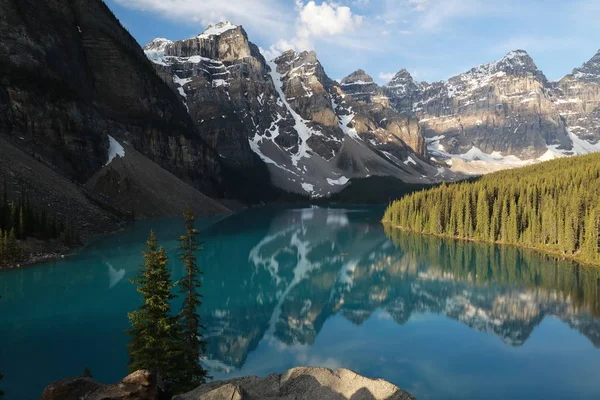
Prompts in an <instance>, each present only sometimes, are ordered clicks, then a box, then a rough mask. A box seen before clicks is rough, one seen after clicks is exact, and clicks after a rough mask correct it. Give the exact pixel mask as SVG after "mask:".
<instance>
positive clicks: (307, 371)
mask: <svg viewBox="0 0 600 400" xmlns="http://www.w3.org/2000/svg"><path fill="white" fill-rule="evenodd" d="M259 399H261V400H262V399H265V400H270V399H271V400H275V399H282V400H283V399H285V400H312V399H320V400H343V399H351V400H413V399H414V397H413V396H411V395H410V394H408V393H406V392H404V391H402V390H400V389H398V388H397V387H396V386H394V385H392V384H391V383H389V382H387V381H384V380H382V379H369V378H365V377H363V376H361V375H358V374H357V373H355V372H352V371H350V370H347V369H337V370H335V371H332V370H330V369H327V368H307V367H299V368H293V369H291V370H289V371H287V372H285V373H284V374H281V375H279V374H274V375H269V376H267V377H266V378H257V377H243V378H236V379H231V380H228V381H221V382H212V383H208V384H206V385H202V386H200V387H198V388H197V389H195V390H193V391H191V392H189V393H186V394H183V395H180V396H175V397H174V398H173V400H259Z"/></svg>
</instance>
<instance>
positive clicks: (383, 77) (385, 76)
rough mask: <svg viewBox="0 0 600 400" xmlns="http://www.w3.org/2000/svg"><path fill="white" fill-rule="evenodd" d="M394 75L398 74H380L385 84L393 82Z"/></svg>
mask: <svg viewBox="0 0 600 400" xmlns="http://www.w3.org/2000/svg"><path fill="white" fill-rule="evenodd" d="M394 75H396V74H394V73H393V72H380V73H379V79H381V80H382V81H385V82H389V81H391V80H392V78H393V77H394Z"/></svg>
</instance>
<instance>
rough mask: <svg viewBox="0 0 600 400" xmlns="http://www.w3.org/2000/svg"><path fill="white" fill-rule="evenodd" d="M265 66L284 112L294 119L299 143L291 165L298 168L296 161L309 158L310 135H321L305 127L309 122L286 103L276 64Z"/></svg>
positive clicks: (271, 63)
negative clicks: (268, 70)
mask: <svg viewBox="0 0 600 400" xmlns="http://www.w3.org/2000/svg"><path fill="white" fill-rule="evenodd" d="M267 64H268V65H269V68H270V69H271V72H270V74H271V79H272V80H273V84H274V85H275V90H276V91H277V94H278V95H279V98H280V99H281V101H282V102H283V105H284V106H285V108H286V110H287V111H288V112H289V113H290V115H291V116H292V118H294V129H295V130H296V132H297V133H298V137H299V138H300V143H299V144H298V152H297V153H296V154H292V163H293V164H294V166H295V167H298V161H300V160H301V159H303V158H310V157H311V154H310V151H311V148H310V147H309V146H308V143H307V141H308V139H310V137H311V136H312V135H322V133H321V132H318V131H316V130H314V129H312V128H310V127H309V126H308V125H307V124H308V123H309V122H310V121H306V120H304V119H303V118H302V117H301V116H300V115H299V114H298V113H297V112H296V111H294V109H293V108H292V106H291V105H290V103H288V100H287V98H286V96H285V93H283V88H282V86H281V85H282V82H281V79H282V76H281V74H280V73H279V72H277V64H276V63H275V61H274V60H271V61H269V62H268V63H267Z"/></svg>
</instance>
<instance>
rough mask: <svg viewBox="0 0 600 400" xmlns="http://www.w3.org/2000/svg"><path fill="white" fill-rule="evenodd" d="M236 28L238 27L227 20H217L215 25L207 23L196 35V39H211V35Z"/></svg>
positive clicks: (217, 34)
mask: <svg viewBox="0 0 600 400" xmlns="http://www.w3.org/2000/svg"><path fill="white" fill-rule="evenodd" d="M236 28H238V26H237V25H234V24H232V23H231V22H229V21H225V22H219V23H218V24H216V25H209V26H208V28H206V30H205V31H204V32H202V33H201V34H200V35H198V36H197V37H198V39H211V37H212V36H220V35H222V34H224V33H225V32H227V31H230V30H232V29H236Z"/></svg>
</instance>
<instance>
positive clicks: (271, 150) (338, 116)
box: [144, 22, 456, 197]
mask: <svg viewBox="0 0 600 400" xmlns="http://www.w3.org/2000/svg"><path fill="white" fill-rule="evenodd" d="M144 50H145V52H146V55H147V57H148V58H149V59H150V60H151V61H152V62H153V63H154V65H155V67H156V69H157V71H158V72H159V74H160V76H161V77H162V78H163V79H164V80H165V82H167V83H168V84H169V85H170V86H171V87H172V88H173V90H176V91H177V92H178V93H179V94H180V96H181V100H182V102H184V103H185V104H186V106H187V108H188V110H189V113H190V115H191V116H192V119H193V120H194V122H195V124H196V126H197V127H198V130H199V131H200V132H201V133H202V135H203V136H204V137H206V140H207V142H208V143H210V144H211V145H212V146H214V147H215V148H217V149H218V152H219V154H220V156H221V157H222V159H223V160H224V161H225V162H228V163H231V164H233V165H238V166H239V168H253V167H254V166H256V165H259V164H260V163H261V162H262V164H263V165H265V164H266V166H267V168H268V170H269V175H270V179H271V182H272V183H273V184H274V185H275V186H277V187H279V188H281V189H283V190H286V191H291V192H296V193H302V194H305V195H310V196H311V197H322V196H327V195H329V194H331V193H333V192H336V191H338V190H340V189H341V188H343V187H344V186H345V185H347V183H348V182H349V180H350V179H352V178H364V177H368V176H371V175H384V176H394V177H397V178H399V179H401V180H403V181H405V182H413V183H433V182H438V181H441V180H443V179H450V180H451V179H455V177H456V175H455V174H453V173H451V172H448V171H446V170H440V169H439V168H438V167H435V166H433V165H431V164H430V163H429V162H428V157H427V149H426V146H425V140H424V138H423V136H422V135H421V132H420V128H419V126H418V124H417V123H416V121H415V120H414V118H412V117H411V116H406V115H401V114H399V113H397V112H396V111H394V110H393V109H392V108H391V107H390V106H389V103H388V102H386V101H383V100H385V99H384V96H383V95H381V93H379V92H380V90H379V89H377V93H373V95H372V96H365V95H359V94H358V92H356V91H353V90H352V88H346V87H345V86H344V84H342V85H340V84H338V83H337V82H335V81H333V80H332V79H330V78H329V77H328V76H327V74H326V73H325V70H324V68H323V66H322V65H321V63H320V62H319V60H318V58H317V55H316V54H315V53H314V52H301V53H296V52H294V51H288V52H285V53H283V54H282V55H281V56H279V57H277V58H276V59H274V60H272V61H267V60H265V58H264V57H263V55H262V54H260V52H259V50H258V48H257V47H256V46H255V45H254V44H252V43H251V42H250V41H249V40H248V36H247V34H246V32H245V31H244V29H243V28H242V27H240V26H236V25H233V24H231V23H229V22H223V23H220V24H217V25H215V26H210V27H209V28H207V30H206V31H205V32H204V33H202V34H200V35H198V36H196V37H193V38H190V39H187V40H181V41H175V42H173V41H170V40H167V39H162V38H159V39H155V40H153V41H151V42H150V43H148V44H147V45H146V46H145V47H144ZM349 79H350V78H349ZM365 79H370V80H371V82H372V79H371V78H365ZM373 85H374V84H373ZM373 85H371V86H373ZM350 86H352V85H350ZM355 86H356V85H355ZM374 86H376V85H374ZM347 89H348V90H347ZM258 179H262V180H264V175H263V176H260V177H258Z"/></svg>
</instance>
